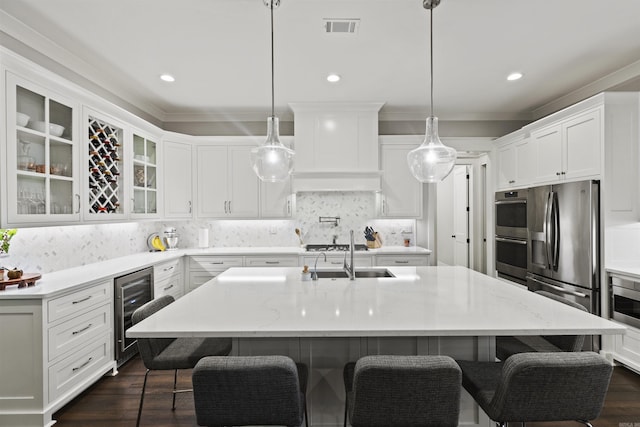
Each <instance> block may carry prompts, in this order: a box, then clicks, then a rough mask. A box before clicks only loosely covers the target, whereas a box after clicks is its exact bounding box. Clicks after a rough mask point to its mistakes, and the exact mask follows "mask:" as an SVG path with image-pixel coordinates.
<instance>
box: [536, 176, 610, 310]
mask: <svg viewBox="0 0 640 427" xmlns="http://www.w3.org/2000/svg"><path fill="white" fill-rule="evenodd" d="M599 196H600V194H599V182H598V181H580V182H570V183H565V184H556V185H547V186H541V187H534V188H530V189H529V192H528V199H527V228H528V235H529V236H528V239H529V242H528V245H527V247H528V248H527V251H528V263H527V287H528V288H529V290H531V291H536V290H545V291H549V292H551V293H554V294H556V295H559V296H561V297H563V298H566V299H569V300H572V301H575V302H578V303H579V304H582V305H583V306H585V307H586V308H587V309H588V310H589V312H591V313H594V314H598V315H599V314H600V295H599V292H600V262H599V261H600V244H599V236H600V231H599V223H600V221H599V214H600V197H599Z"/></svg>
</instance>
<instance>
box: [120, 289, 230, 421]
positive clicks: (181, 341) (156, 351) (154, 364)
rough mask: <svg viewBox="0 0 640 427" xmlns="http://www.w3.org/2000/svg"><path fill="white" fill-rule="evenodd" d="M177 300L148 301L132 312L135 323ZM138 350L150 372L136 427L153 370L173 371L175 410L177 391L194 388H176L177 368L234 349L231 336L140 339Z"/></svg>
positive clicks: (157, 299)
mask: <svg viewBox="0 0 640 427" xmlns="http://www.w3.org/2000/svg"><path fill="white" fill-rule="evenodd" d="M173 301H174V298H173V297H172V296H171V295H164V296H161V297H159V298H156V299H154V300H151V301H149V302H148V303H146V304H145V305H143V306H142V307H140V308H138V309H137V310H136V311H134V312H133V314H132V315H131V321H132V323H133V324H134V325H135V324H136V323H138V322H141V321H142V320H144V319H146V318H147V317H149V316H151V315H152V314H153V313H156V312H158V311H160V310H161V309H163V308H164V307H166V306H168V305H169V304H171V303H172V302H173ZM138 351H139V352H140V357H141V358H142V363H144V366H145V368H147V372H146V373H145V374H144V382H143V383H142V393H141V394H140V406H139V407H138V418H137V420H136V427H137V426H139V425H140V417H141V415H142V404H143V403H144V393H145V390H146V388H147V377H148V376H149V372H150V371H152V370H153V371H155V370H169V371H174V373H173V405H172V407H171V409H172V410H174V409H176V394H177V393H181V392H185V391H191V390H176V384H177V382H178V369H192V368H193V367H194V366H196V363H198V361H199V360H200V359H201V358H202V357H204V356H216V355H218V356H219V355H227V354H229V353H230V352H231V338H138Z"/></svg>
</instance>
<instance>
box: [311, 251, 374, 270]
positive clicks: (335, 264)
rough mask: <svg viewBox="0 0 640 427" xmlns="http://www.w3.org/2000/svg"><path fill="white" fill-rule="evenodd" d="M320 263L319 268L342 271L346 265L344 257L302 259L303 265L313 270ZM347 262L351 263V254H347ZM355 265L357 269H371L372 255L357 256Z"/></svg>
mask: <svg viewBox="0 0 640 427" xmlns="http://www.w3.org/2000/svg"><path fill="white" fill-rule="evenodd" d="M316 260H317V262H318V264H317V265H318V268H324V269H327V268H333V269H336V268H337V269H341V268H342V266H343V265H344V255H327V259H326V260H325V259H324V257H323V256H322V255H320V254H318V255H304V256H302V257H301V263H302V265H308V266H309V268H310V269H313V268H314V267H315V265H316ZM347 262H349V254H347ZM353 263H354V264H355V266H356V267H371V266H372V265H373V263H372V259H371V256H370V255H365V256H355V257H354V258H353Z"/></svg>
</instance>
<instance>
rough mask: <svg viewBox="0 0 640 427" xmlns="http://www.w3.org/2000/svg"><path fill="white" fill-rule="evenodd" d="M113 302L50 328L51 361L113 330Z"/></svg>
mask: <svg viewBox="0 0 640 427" xmlns="http://www.w3.org/2000/svg"><path fill="white" fill-rule="evenodd" d="M112 311H113V307H112V305H111V304H105V305H103V306H101V307H98V308H96V309H94V310H91V311H90V312H88V313H85V314H83V315H81V316H78V317H74V318H73V319H70V320H67V321H66V322H63V323H61V324H59V325H57V326H54V327H51V328H49V331H48V336H49V361H52V360H54V359H55V358H57V357H59V356H62V355H63V354H65V353H67V352H69V351H71V350H73V349H74V348H76V349H81V348H82V347H83V346H84V344H86V343H87V342H89V341H91V340H93V339H95V338H96V337H97V336H98V335H101V334H104V333H107V332H109V331H110V330H111V327H110V325H111V322H110V319H111V313H112Z"/></svg>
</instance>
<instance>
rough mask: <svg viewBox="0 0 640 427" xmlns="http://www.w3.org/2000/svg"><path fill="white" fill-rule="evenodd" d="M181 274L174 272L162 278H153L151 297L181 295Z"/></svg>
mask: <svg viewBox="0 0 640 427" xmlns="http://www.w3.org/2000/svg"><path fill="white" fill-rule="evenodd" d="M182 293H183V286H182V274H174V275H173V276H170V277H167V278H166V279H163V280H160V281H158V280H154V283H153V297H154V298H158V297H161V296H163V295H172V296H173V297H174V298H175V299H178V298H180V297H181V296H182Z"/></svg>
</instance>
